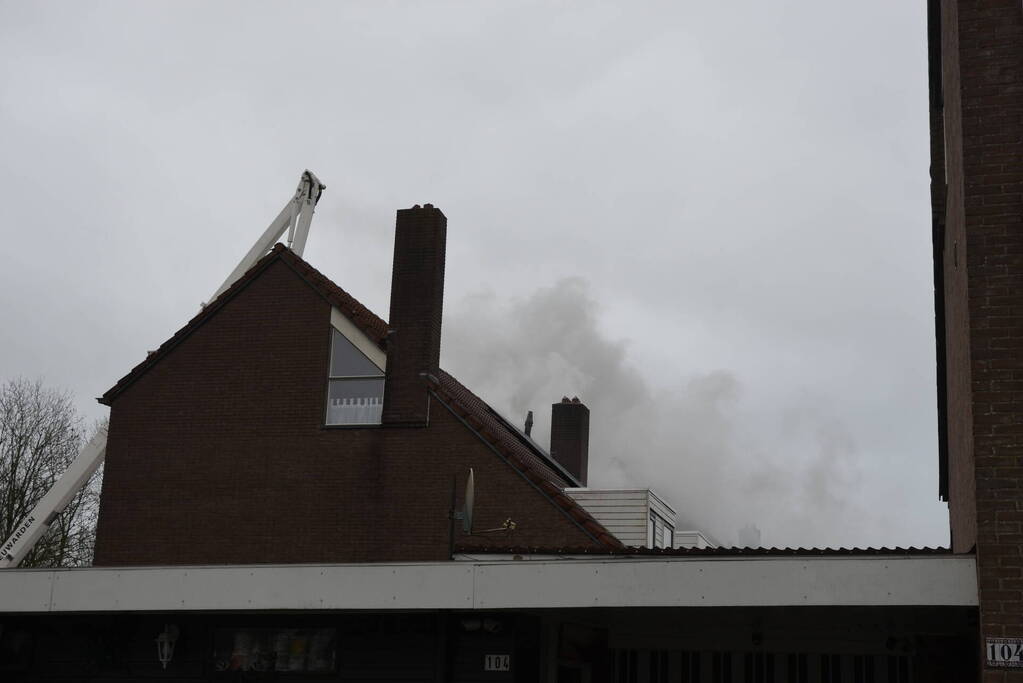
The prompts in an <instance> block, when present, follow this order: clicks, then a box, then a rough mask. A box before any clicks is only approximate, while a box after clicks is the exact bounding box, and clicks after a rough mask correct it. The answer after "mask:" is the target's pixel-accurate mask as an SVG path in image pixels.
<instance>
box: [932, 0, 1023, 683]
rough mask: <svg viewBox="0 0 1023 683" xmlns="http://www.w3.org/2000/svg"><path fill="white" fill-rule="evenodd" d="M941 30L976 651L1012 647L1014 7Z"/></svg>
mask: <svg viewBox="0 0 1023 683" xmlns="http://www.w3.org/2000/svg"><path fill="white" fill-rule="evenodd" d="M942 24H943V25H942V61H943V64H942V71H943V75H944V84H943V91H944V129H945V141H946V145H945V150H944V153H945V155H946V156H947V164H946V167H947V168H948V198H947V205H946V240H945V246H944V261H945V278H946V281H945V285H946V287H945V297H946V304H945V311H946V330H947V347H948V348H947V355H946V359H947V363H948V390H949V396H948V413H949V457H950V482H949V483H950V495H951V499H950V513H951V519H952V531H953V541H954V544H955V549H956V550H957V551H960V552H962V551H968V550H969V549H970V547H971V546H972V545H973V544H974V542H975V544H976V552H977V566H978V578H979V585H980V602H981V608H980V630H981V645H982V646H983V641H984V639H985V638H987V637H1023V447H1021V444H1023V4H1021V3H1020V2H1019V0H986V1H980V0H961V1H959V2H956V1H955V0H944V1H943V2H942ZM960 198H961V199H960ZM964 292H965V303H966V308H965V309H964V308H963V299H964V296H963V295H964ZM964 333H965V334H966V335H968V336H966V337H964ZM967 376H968V379H969V392H970V397H971V400H970V402H969V404H966V403H964V402H963V396H964V387H963V386H962V381H963V378H964V377H967ZM967 430H968V431H967ZM971 503H973V504H972V505H971ZM971 532H975V535H971ZM982 657H983V655H982ZM983 677H984V680H985V681H1003V680H1004V681H1008V680H1012V681H1023V671H1020V670H1017V671H1015V672H1006V671H999V670H995V669H986V668H985V669H984V675H983Z"/></svg>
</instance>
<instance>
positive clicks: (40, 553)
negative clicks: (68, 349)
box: [0, 379, 101, 567]
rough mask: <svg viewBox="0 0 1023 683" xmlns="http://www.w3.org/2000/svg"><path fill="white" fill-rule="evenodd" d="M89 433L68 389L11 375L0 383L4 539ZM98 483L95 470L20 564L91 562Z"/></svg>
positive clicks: (1, 527) (0, 531)
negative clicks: (60, 389)
mask: <svg viewBox="0 0 1023 683" xmlns="http://www.w3.org/2000/svg"><path fill="white" fill-rule="evenodd" d="M98 427H99V425H96V427H94V428H93V430H92V431H94V430H95V429H96V428H98ZM89 431H90V430H88V429H87V428H86V426H85V424H84V421H83V420H82V418H81V417H80V416H79V415H78V413H77V411H76V410H75V407H74V404H73V403H72V402H71V396H70V395H69V394H68V393H67V392H63V391H58V390H55V389H50V388H47V387H45V386H43V384H42V382H41V381H39V380H36V381H31V380H27V379H13V380H9V381H8V382H7V383H6V384H4V385H3V386H0V542H3V540H4V539H6V538H8V537H9V536H10V535H11V533H13V531H14V529H15V527H16V526H17V525H18V523H19V522H21V521H22V520H23V519H24V518H25V517H26V516H27V515H28V513H29V512H31V511H32V508H33V507H34V506H35V504H36V503H37V502H39V499H40V498H42V497H43V495H45V494H46V492H47V491H49V490H50V488H51V487H52V486H53V484H54V482H56V481H57V479H58V478H59V477H60V476H61V474H63V473H64V471H65V470H66V469H67V468H68V465H70V464H71V461H72V460H74V458H75V456H76V455H78V451H79V450H81V448H82V446H83V445H84V444H85V441H86V437H87V436H89V435H90V434H88V433H87V432H89ZM100 481H101V479H100V472H99V471H97V473H96V474H95V475H93V477H92V478H91V479H90V480H89V482H88V484H86V485H85V486H83V487H82V489H81V490H80V491H79V492H78V493H77V495H75V497H74V498H73V499H72V500H71V502H70V503H69V504H68V506H67V507H66V508H65V509H64V511H63V512H61V513H60V514H59V515H58V516H57V518H56V519H55V520H54V521H53V523H52V525H51V526H50V529H49V530H48V531H47V533H46V535H44V536H43V537H42V538H41V539H40V540H39V542H38V543H37V544H36V545H35V547H34V548H32V550H31V551H29V553H28V554H27V555H26V556H25V558H24V559H23V560H22V562H21V566H22V567H58V566H60V567H74V566H82V565H88V564H90V563H91V562H92V550H93V544H94V538H95V529H96V514H97V512H98V509H99V482H100Z"/></svg>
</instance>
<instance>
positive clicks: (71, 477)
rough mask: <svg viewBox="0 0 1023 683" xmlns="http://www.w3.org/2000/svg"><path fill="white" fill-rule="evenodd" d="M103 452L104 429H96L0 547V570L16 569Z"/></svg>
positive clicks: (85, 480) (97, 463)
mask: <svg viewBox="0 0 1023 683" xmlns="http://www.w3.org/2000/svg"><path fill="white" fill-rule="evenodd" d="M106 451H107V430H106V428H105V427H100V429H99V430H97V431H96V434H95V435H94V436H93V437H92V439H90V440H89V443H87V444H86V445H85V448H83V449H82V450H81V452H80V453H79V454H78V455H77V456H76V457H75V459H74V460H72V461H71V465H70V466H69V467H68V468H67V471H66V472H64V474H62V475H61V476H60V479H58V480H57V483H56V484H54V485H53V488H51V489H50V490H49V491H47V492H46V495H45V496H43V497H42V498H40V499H39V502H38V503H36V506H35V507H34V508H32V512H30V513H28V516H27V517H26V518H25V519H23V520H22V521H21V524H19V525H18V526H17V527H15V529H14V533H13V534H11V537H10V538H8V539H7V542H6V543H4V544H3V547H2V548H0V568H7V567H12V568H13V567H17V566H18V564H19V563H20V562H21V561H22V560H23V559H24V558H25V555H27V554H28V551H29V550H31V549H32V548H33V546H35V544H36V543H38V542H39V539H40V538H42V537H43V535H44V534H45V533H46V530H47V529H49V528H50V525H51V524H53V520H54V519H55V518H56V517H57V515H59V514H60V513H61V512H63V511H64V508H66V507H67V505H68V503H70V502H71V499H72V498H74V497H75V494H76V493H78V491H79V490H80V489H81V488H82V487H83V486H85V483H86V482H87V481H89V477H91V476H92V474H93V472H95V471H96V468H97V467H99V466H100V463H102V462H103V456H104V455H106Z"/></svg>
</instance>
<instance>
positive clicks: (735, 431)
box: [444, 278, 887, 546]
mask: <svg viewBox="0 0 1023 683" xmlns="http://www.w3.org/2000/svg"><path fill="white" fill-rule="evenodd" d="M449 309H450V310H449V311H448V312H447V314H446V316H445V328H444V355H445V363H444V364H445V367H446V369H448V370H449V371H451V372H452V373H453V374H454V375H455V376H456V377H458V378H459V379H460V380H461V381H463V382H464V383H466V384H467V386H469V387H470V388H472V389H473V390H474V391H476V393H478V394H479V395H481V396H482V397H483V398H484V399H485V400H487V401H488V402H489V403H490V404H491V405H492V406H493V407H494V408H495V409H497V410H498V411H500V412H502V413H503V414H504V415H505V416H506V417H507V418H508V419H509V420H511V421H512V422H513V423H516V424H520V423H521V422H522V421H523V420H524V418H525V415H526V412H527V411H528V410H530V409H532V410H533V411H534V414H535V421H536V426H535V427H534V430H533V435H534V437H535V438H536V439H537V441H538V442H540V443H542V444H547V443H548V438H549V430H550V404H552V403H554V402H557V401H559V400H560V399H561V397H562V396H569V397H572V396H579V398H580V399H581V400H582V401H583V402H584V403H586V404H587V406H589V408H590V425H591V427H590V429H591V432H590V473H589V474H590V476H589V483H590V486H592V487H650V488H653V489H654V490H655V491H657V492H658V493H659V494H660V495H662V496H663V497H665V498H666V499H667V500H668V501H669V502H670V503H671V504H673V505H674V507H675V508H676V509H677V510H678V513H679V528H680V529H682V528H697V529H699V530H701V531H703V532H705V533H707V534H709V535H711V536H712V537H714V538H715V539H716V540H717V541H718V542H720V543H721V544H724V545H731V544H734V543H735V542H736V538H735V533H736V530H737V529H739V528H740V527H742V526H743V525H745V524H747V523H749V522H751V521H752V522H755V523H756V524H757V525H758V526H759V527H760V528H761V529H762V530H763V543H764V545H767V546H772V545H773V546H798V545H803V546H811V545H816V546H839V545H844V546H850V545H875V546H876V545H880V544H882V543H884V542H885V540H886V537H885V528H886V525H887V521H886V520H885V518H884V515H883V513H882V512H881V511H878V510H869V509H864V507H863V506H861V505H860V504H859V503H858V500H857V499H858V498H859V495H858V489H859V487H860V486H861V485H862V484H861V482H862V478H863V477H862V472H861V470H860V461H859V460H858V450H857V443H856V439H854V438H853V436H852V435H851V434H850V433H849V430H848V429H847V428H846V427H845V426H844V424H843V422H842V420H841V419H840V417H839V416H838V415H837V414H835V413H834V412H833V411H831V410H830V409H829V406H828V405H826V404H825V403H822V402H821V400H820V398H819V397H814V396H810V395H805V396H804V395H799V394H796V395H795V397H794V398H792V399H791V400H789V401H788V402H785V403H782V404H768V405H763V404H761V405H757V404H752V403H751V402H750V401H748V400H747V399H746V397H745V392H744V385H743V380H742V378H741V377H737V376H736V375H735V373H733V372H730V371H729V370H727V369H718V370H713V371H708V372H699V373H692V374H690V375H688V376H677V377H673V376H663V375H658V374H657V372H654V371H652V369H650V368H640V367H637V366H636V365H635V364H634V362H633V361H632V359H630V355H629V344H628V343H627V342H626V341H625V340H620V339H617V340H616V339H609V338H608V336H607V335H606V334H604V333H603V332H602V331H601V329H600V318H599V315H600V308H599V306H598V303H597V302H596V301H595V300H594V298H593V297H592V296H591V294H590V292H589V289H588V286H587V283H586V282H585V281H584V280H581V279H578V278H571V279H564V280H561V281H560V282H558V283H556V284H555V285H554V286H552V287H545V288H541V289H538V290H537V291H535V292H534V293H533V294H532V295H530V296H529V297H527V298H524V299H515V300H504V299H501V298H499V297H498V296H497V295H496V294H494V293H493V292H480V293H476V294H473V295H471V296H468V297H465V298H464V299H462V300H460V301H458V302H455V304H454V305H453V306H450V307H449Z"/></svg>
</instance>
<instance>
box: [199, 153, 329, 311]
mask: <svg viewBox="0 0 1023 683" xmlns="http://www.w3.org/2000/svg"><path fill="white" fill-rule="evenodd" d="M326 187H327V186H326V185H324V184H323V183H321V182H320V179H319V178H317V177H316V175H315V174H314V173H313V172H312V171H310V170H308V169H306V170H305V171H304V172H303V173H302V178H301V179H300V180H299V182H298V189H297V190H295V195H294V196H293V197H292V198H291V199H290V200H288V203H287V204H285V205H284V208H283V209H281V212H280V213H279V214H277V218H275V219H273V221H272V222H271V223H270V225H269V227H267V229H266V230H265V231H264V232H263V234H262V236H260V238H259V239H258V240H256V243H255V244H253V245H252V248H251V249H249V252H248V253H247V254H245V257H244V258H243V259H242V260H241V261H240V262H239V263H238V265H237V266H235V269H234V270H232V271H231V274H230V275H228V276H227V279H226V280H224V284H222V285H220V288H219V289H217V291H215V292H213V296H211V297H210V301H213V300H214V299H216V298H217V297H218V296H220V295H221V294H223V293H224V291H225V290H226V289H227V288H228V287H230V286H231V285H233V284H234V283H235V281H236V280H237V279H238V278H240V277H241V276H242V275H244V274H245V272H246V271H248V269H249V268H251V267H252V266H254V265H255V264H256V261H258V260H259V259H261V258H263V256H265V255H266V253H267V252H268V251H270V249H271V247H273V245H275V244H276V243H277V240H279V239H280V238H281V236H282V235H283V234H284V233H285V231H287V233H288V247H290V248H291V250H292V251H293V252H295V253H296V254H298V255H299V256H301V255H302V253H303V252H304V251H305V242H306V239H307V238H308V237H309V225H310V223H311V222H312V220H313V212H314V211H315V209H316V203H317V202H318V201H320V195H321V194H323V190H325V189H326Z"/></svg>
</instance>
